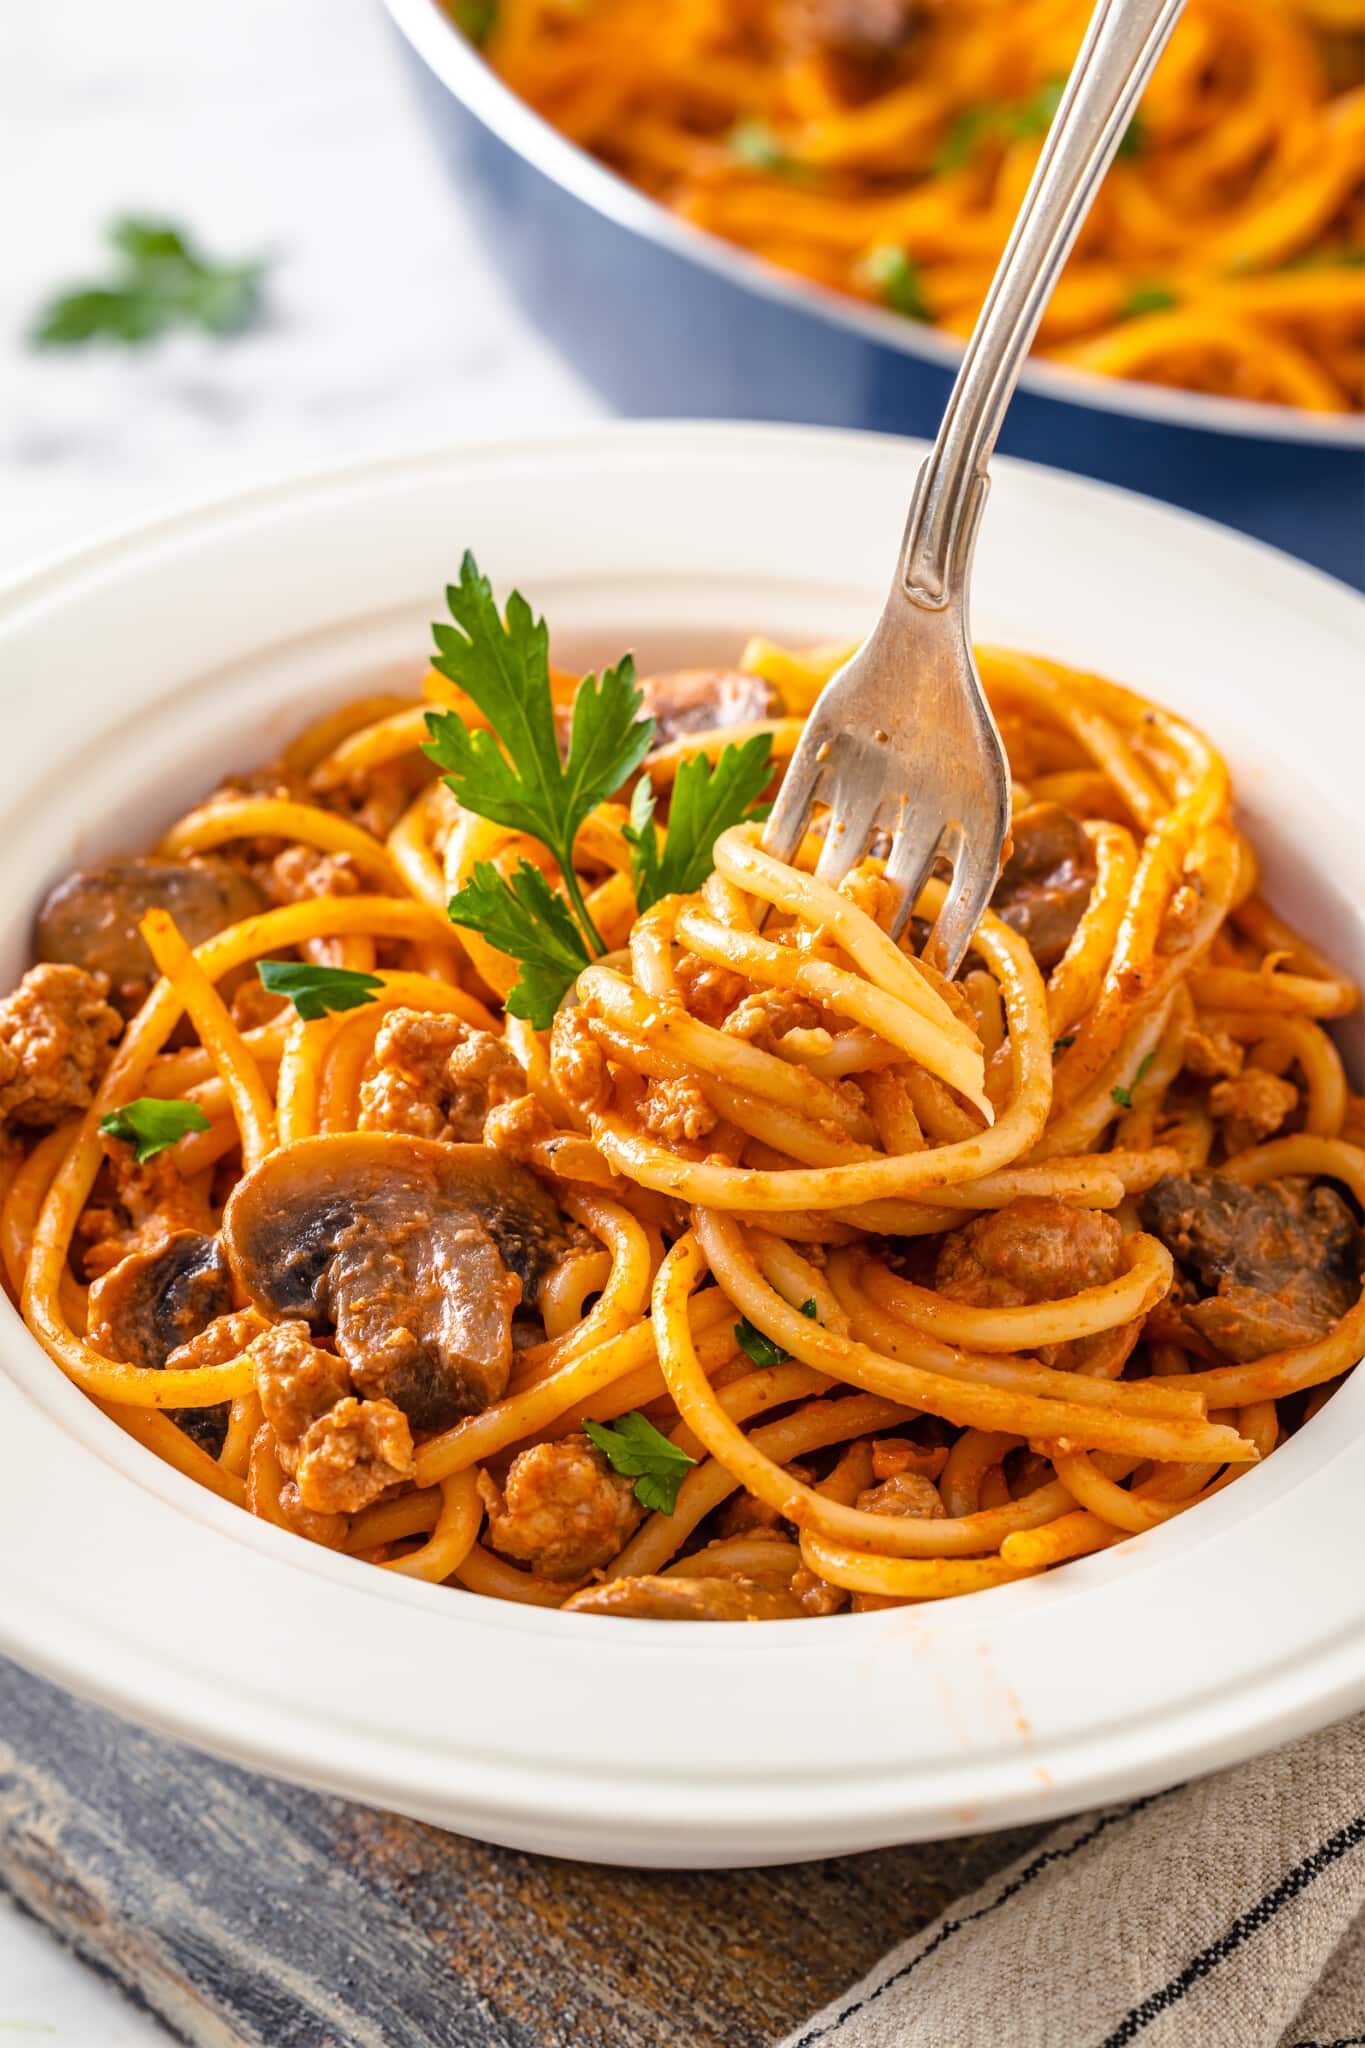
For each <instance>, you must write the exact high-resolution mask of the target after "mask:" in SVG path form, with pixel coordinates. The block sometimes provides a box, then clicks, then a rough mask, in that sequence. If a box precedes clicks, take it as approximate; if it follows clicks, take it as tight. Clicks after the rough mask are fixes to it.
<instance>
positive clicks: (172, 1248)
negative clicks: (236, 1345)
mask: <svg viewBox="0 0 1365 2048" xmlns="http://www.w3.org/2000/svg"><path fill="white" fill-rule="evenodd" d="M231 1307H232V1281H231V1277H230V1276H229V1273H228V1269H227V1264H226V1261H225V1260H224V1258H223V1253H222V1248H221V1246H220V1245H219V1242H218V1240H217V1238H216V1237H206V1236H205V1235H204V1234H203V1233H202V1232H201V1231H198V1230H176V1231H173V1232H172V1233H171V1235H170V1236H169V1237H168V1238H166V1240H165V1241H164V1243H162V1244H160V1245H158V1246H157V1247H156V1249H155V1250H153V1251H142V1252H130V1253H129V1254H128V1256H127V1258H126V1259H120V1260H119V1262H118V1264H117V1265H116V1266H113V1267H111V1268H110V1270H109V1271H108V1272H107V1273H106V1274H104V1276H103V1277H102V1278H101V1279H99V1280H97V1281H96V1282H95V1284H94V1286H93V1287H92V1288H91V1290H90V1341H91V1343H92V1344H94V1345H95V1347H96V1349H97V1350H100V1351H102V1352H103V1353H104V1354H105V1356H106V1357H107V1358H117V1359H120V1360H121V1361H122V1362H123V1363H124V1364H125V1365H143V1366H154V1367H155V1366H163V1365H164V1364H165V1363H166V1360H167V1359H168V1358H169V1357H170V1355H171V1353H172V1352H173V1351H174V1350H175V1349H176V1348H177V1346H179V1345H181V1344H186V1343H188V1342H189V1340H190V1338H191V1337H197V1336H198V1335H199V1332H200V1331H201V1330H203V1329H207V1327H208V1325H209V1324H210V1323H211V1322H213V1321H214V1320H215V1319H216V1318H217V1317H218V1316H225V1315H226V1314H227V1313H228V1311H229V1310H230V1309H231Z"/></svg>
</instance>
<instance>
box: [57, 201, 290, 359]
mask: <svg viewBox="0 0 1365 2048" xmlns="http://www.w3.org/2000/svg"><path fill="white" fill-rule="evenodd" d="M107 239H108V241H109V243H110V245H111V247H112V248H113V250H114V252H115V254H116V255H117V256H118V257H119V258H120V259H121V260H120V262H119V264H118V266H117V267H116V269H115V270H114V272H113V275H112V276H111V277H110V278H109V280H108V281H107V282H106V283H103V284H88V285H77V286H76V287H74V288H73V289H72V290H70V291H66V292H62V293H61V294H59V296H58V297H56V298H54V299H52V300H51V301H49V303H48V304H47V305H46V306H45V307H44V308H43V310H42V312H41V313H40V314H39V316H38V319H37V322H36V323H35V325H34V327H33V330H32V334H31V337H30V338H31V340H32V341H33V343H34V345H35V347H38V348H75V347H79V346H80V345H82V344H83V343H85V342H88V341H95V340H106V341H116V342H124V343H127V344H129V345H130V346H133V347H136V346H138V345H139V344H140V343H142V342H145V341H151V340H153V339H155V337H156V336H158V335H161V334H164V333H166V331H167V330H168V329H169V328H172V327H198V328H200V329H202V331H203V332H204V333H206V334H216V335H225V334H236V333H238V332H240V331H241V329H242V328H244V327H249V326H250V325H251V324H252V322H253V321H254V320H255V319H256V318H257V316H258V314H259V311H260V300H261V290H260V287H261V279H262V277H263V276H264V274H265V268H266V266H265V264H264V263H263V262H261V261H256V262H251V263H217V262H215V261H214V260H213V259H212V258H211V257H207V256H205V255H203V254H202V253H201V252H200V251H199V250H198V249H196V248H195V247H194V245H193V244H192V243H191V241H190V239H189V237H188V235H187V234H186V233H185V232H184V230H183V229H182V228H178V227H175V226H173V225H172V224H171V223H170V222H169V221H159V220H143V219H127V220H119V221H115V222H114V224H113V226H112V227H111V228H110V229H109V231H108V237H107Z"/></svg>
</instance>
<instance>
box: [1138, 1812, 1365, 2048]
mask: <svg viewBox="0 0 1365 2048" xmlns="http://www.w3.org/2000/svg"><path fill="white" fill-rule="evenodd" d="M1362 1842H1365V1813H1362V1814H1358V1815H1357V1816H1356V1818H1355V1819H1354V1820H1353V1821H1351V1822H1350V1823H1349V1824H1348V1825H1347V1826H1346V1827H1344V1828H1340V1829H1338V1831H1337V1833H1336V1834H1334V1835H1329V1836H1328V1838H1327V1840H1326V1841H1325V1842H1323V1843H1321V1844H1320V1846H1319V1847H1318V1848H1316V1849H1314V1850H1313V1851H1312V1853H1311V1855H1308V1856H1305V1857H1304V1859H1303V1861H1302V1863H1296V1864H1295V1866H1294V1868H1293V1869H1292V1870H1291V1871H1290V1872H1289V1873H1288V1874H1287V1876H1285V1877H1282V1878H1281V1879H1280V1881H1279V1883H1278V1884H1277V1885H1276V1886H1275V1888H1274V1890H1273V1891H1268V1892H1267V1893H1266V1894H1265V1896H1264V1897H1263V1898H1260V1899H1258V1900H1257V1901H1256V1904H1255V1905H1254V1906H1252V1907H1251V1908H1250V1909H1249V1910H1248V1911H1247V1912H1245V1913H1243V1914H1242V1915H1241V1916H1240V1918H1238V1919H1236V1920H1234V1921H1233V1923H1232V1925H1231V1927H1230V1928H1229V1929H1228V1931H1227V1933H1226V1934H1224V1935H1221V1936H1220V1937H1219V1939H1218V1940H1217V1941H1214V1942H1210V1944H1209V1946H1208V1947H1207V1948H1205V1949H1201V1950H1200V1951H1199V1954H1198V1955H1196V1956H1192V1957H1191V1958H1190V1960H1189V1962H1188V1963H1186V1965H1185V1967H1184V1969H1183V1970H1181V1971H1180V1973H1179V1974H1178V1975H1177V1976H1175V1977H1172V1978H1171V1980H1170V1982H1169V1983H1168V1984H1163V1985H1162V1987H1161V1989H1160V1991H1154V1992H1153V1993H1152V1994H1151V1996H1150V1997H1149V1998H1144V1999H1143V2001H1142V2003H1141V2004H1140V2005H1135V2006H1133V2007H1132V2008H1131V2010H1130V2011H1129V2012H1127V2013H1126V2014H1125V2015H1124V2017H1123V2018H1122V2019H1121V2020H1120V2021H1119V2024H1118V2025H1117V2026H1116V2027H1115V2029H1114V2031H1113V2033H1112V2034H1110V2035H1108V2036H1107V2037H1106V2039H1105V2040H1104V2041H1103V2042H1102V2043H1101V2048H1128V2044H1129V2042H1131V2041H1134V2040H1136V2038H1137V2036H1138V2035H1139V2034H1140V2033H1141V2032H1142V2030H1143V2028H1144V2027H1147V2026H1150V2025H1151V2023H1152V2021H1153V2020H1154V2019H1158V2018H1159V2017H1160V2016H1161V2014H1162V2013H1163V2012H1169V2011H1170V2009H1171V2007H1172V2006H1173V2005H1178V2004H1179V2003H1180V2000H1181V1999H1182V1998H1183V1997H1184V1996H1185V1993H1186V1992H1187V1991H1189V1990H1191V1989H1192V1988H1193V1987H1194V1986H1195V1985H1196V1984H1200V1983H1202V1982H1203V1980H1204V1978H1205V1977H1208V1976H1211V1975H1212V1973H1213V1972H1214V1971H1215V1970H1216V1969H1217V1968H1218V1965H1219V1964H1220V1963H1225V1962H1226V1961H1227V1959H1228V1957H1229V1956H1230V1955H1234V1954H1235V1953H1236V1951H1237V1950H1238V1949H1239V1948H1241V1947H1243V1946H1244V1944H1245V1943H1246V1942H1248V1941H1250V1939H1251V1937H1252V1935H1253V1934H1258V1933H1259V1932H1260V1930H1261V1928H1263V1927H1266V1926H1268V1925H1269V1923H1270V1922H1271V1921H1272V1920H1273V1919H1274V1918H1275V1915H1276V1914H1277V1913H1278V1912H1279V1911H1280V1908H1281V1907H1282V1906H1287V1905H1289V1904H1291V1902H1292V1901H1293V1900H1294V1899H1296V1898H1297V1897H1298V1896H1299V1894H1300V1892H1303V1891H1306V1890H1307V1888H1308V1886H1309V1885H1310V1884H1312V1882H1313V1880H1314V1878H1316V1877H1321V1876H1322V1873H1323V1871H1324V1870H1327V1869H1328V1868H1330V1866H1331V1865H1332V1864H1333V1863H1339V1862H1340V1860H1341V1858H1342V1857H1343V1856H1346V1855H1349V1854H1350V1852H1351V1850H1352V1849H1356V1848H1359V1846H1360V1844H1361V1843H1362ZM1359 2038H1360V2037H1359V2036H1357V2039H1359Z"/></svg>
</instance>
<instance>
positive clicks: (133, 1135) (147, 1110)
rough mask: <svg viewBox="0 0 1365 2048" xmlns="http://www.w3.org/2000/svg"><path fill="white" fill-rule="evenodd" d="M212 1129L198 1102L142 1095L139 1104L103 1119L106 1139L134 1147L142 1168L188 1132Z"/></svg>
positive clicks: (111, 1113)
mask: <svg viewBox="0 0 1365 2048" xmlns="http://www.w3.org/2000/svg"><path fill="white" fill-rule="evenodd" d="M211 1129H212V1125H211V1124H210V1122H209V1120H208V1118H207V1117H206V1116H205V1114H204V1112H203V1110H202V1109H201V1108H200V1107H199V1104H198V1103H197V1102H171V1101H164V1100H161V1099H160V1098H158V1097H157V1096H155V1095H139V1096H138V1098H137V1100H136V1102H125V1103H124V1105H123V1107H122V1109H111V1110H110V1111H109V1113H108V1115H107V1116H102V1117H101V1118H100V1130H101V1131H102V1132H103V1134H104V1136H105V1137H106V1138H117V1139H119V1140H120V1142H121V1143H123V1144H125V1145H131V1146H132V1148H133V1157H134V1159H136V1161H137V1163H138V1165H139V1166H145V1165H146V1164H147V1161H148V1160H149V1159H155V1157H156V1155H157V1153H158V1152H164V1151H165V1150H166V1149H167V1147H168V1146H170V1145H174V1144H177V1143H178V1142H179V1140H180V1139H181V1138H183V1137H184V1135H185V1133H186V1132H187V1131H207V1130H211Z"/></svg>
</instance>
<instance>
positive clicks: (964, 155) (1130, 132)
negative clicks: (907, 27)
mask: <svg viewBox="0 0 1365 2048" xmlns="http://www.w3.org/2000/svg"><path fill="white" fill-rule="evenodd" d="M1065 90H1066V80H1065V79H1064V78H1049V79H1045V80H1044V82H1043V84H1042V85H1040V86H1039V87H1038V88H1037V90H1036V91H1034V92H1031V93H1030V94H1029V95H1028V97H1027V98H1026V99H1022V100H986V101H983V102H982V104H981V105H980V106H976V107H963V108H962V110H961V112H960V113H958V114H956V115H955V116H954V118H953V120H952V121H951V122H950V123H949V126H948V128H947V129H946V131H945V133H944V136H943V140H942V141H941V142H940V143H939V146H938V149H937V151H936V152H935V154H934V161H933V167H934V169H935V170H936V171H960V170H962V169H963V167H964V166H965V165H967V164H969V163H970V162H971V160H972V158H973V157H974V156H975V155H976V152H977V150H978V149H979V148H980V147H981V145H982V143H984V142H1026V141H1028V140H1029V139H1030V138H1031V137H1033V136H1041V135H1046V133H1047V131H1048V129H1049V128H1050V127H1051V126H1052V123H1053V119H1054V117H1055V115H1056V112H1057V109H1058V107H1059V106H1060V105H1061V103H1062V94H1063V92H1064V91H1065ZM1146 147H1147V137H1146V132H1145V130H1144V129H1143V127H1142V123H1141V117H1140V116H1139V115H1137V114H1134V116H1133V118H1132V120H1131V121H1130V122H1129V123H1128V126H1127V128H1126V129H1125V130H1124V133H1123V140H1122V141H1121V142H1120V143H1119V146H1118V149H1117V151H1116V154H1117V155H1118V156H1120V157H1135V156H1141V155H1142V152H1143V150H1144V149H1145V148H1146Z"/></svg>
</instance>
